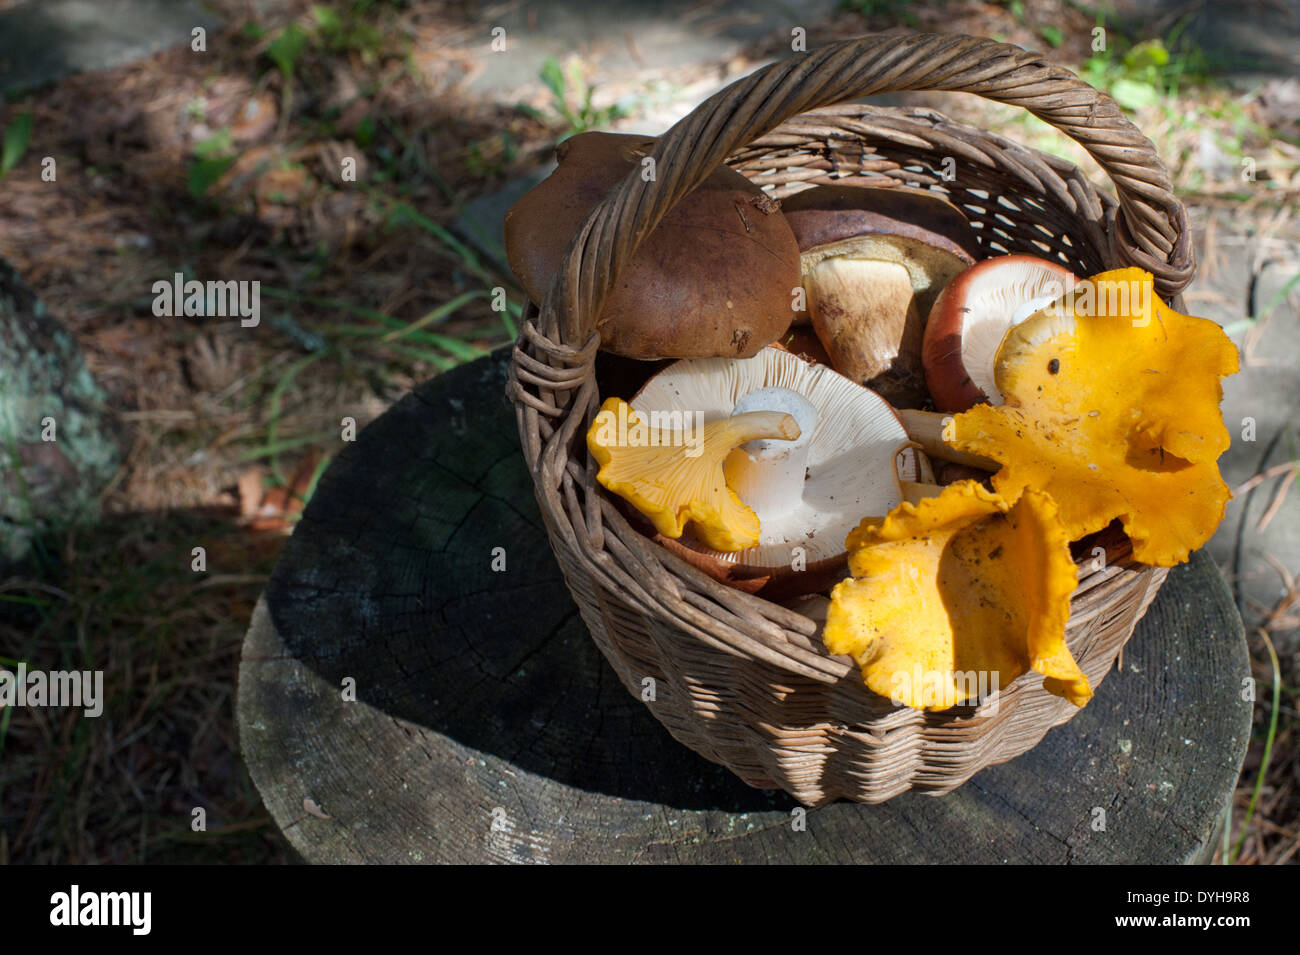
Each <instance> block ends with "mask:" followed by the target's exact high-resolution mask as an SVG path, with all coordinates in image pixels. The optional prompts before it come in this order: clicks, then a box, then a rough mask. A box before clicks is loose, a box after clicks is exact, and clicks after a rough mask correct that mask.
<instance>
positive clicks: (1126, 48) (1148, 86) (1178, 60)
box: [1079, 17, 1209, 111]
mask: <svg viewBox="0 0 1300 955" xmlns="http://www.w3.org/2000/svg"><path fill="white" fill-rule="evenodd" d="M1187 22H1188V19H1187V18H1184V19H1183V20H1182V21H1181V22H1180V23H1179V24H1177V25H1176V26H1175V27H1174V28H1173V29H1172V30H1171V31H1170V32H1169V36H1168V41H1169V42H1168V46H1166V44H1165V41H1164V40H1163V39H1161V38H1159V37H1156V38H1154V39H1149V40H1143V41H1142V42H1140V43H1131V42H1129V41H1128V40H1127V39H1126V38H1125V37H1123V36H1122V35H1119V34H1117V33H1115V32H1112V33H1111V44H1110V46H1108V48H1107V49H1106V50H1105V51H1103V52H1099V53H1094V54H1093V55H1092V56H1090V57H1089V58H1088V59H1087V60H1085V61H1084V63H1083V66H1082V68H1081V69H1080V70H1079V75H1080V76H1082V77H1083V79H1085V80H1087V82H1088V83H1090V84H1091V85H1092V86H1095V87H1096V88H1097V89H1099V90H1104V91H1105V92H1107V93H1109V94H1110V95H1111V98H1113V99H1114V100H1115V102H1116V103H1118V104H1119V105H1120V106H1121V107H1123V108H1124V109H1127V110H1130V111H1136V110H1139V109H1142V108H1144V107H1147V106H1153V105H1156V104H1159V103H1164V102H1168V101H1169V100H1171V99H1173V98H1175V97H1177V96H1178V91H1179V90H1180V89H1181V88H1182V87H1183V86H1185V85H1187V84H1189V83H1199V82H1204V80H1205V79H1206V78H1207V76H1208V73H1209V68H1208V61H1207V59H1206V56H1205V53H1204V51H1202V50H1201V49H1200V48H1199V47H1197V46H1196V45H1195V44H1193V43H1191V42H1189V41H1186V40H1185V39H1184V37H1183V30H1184V29H1185V28H1186V26H1187ZM1097 25H1098V26H1103V25H1104V18H1102V17H1098V20H1097Z"/></svg>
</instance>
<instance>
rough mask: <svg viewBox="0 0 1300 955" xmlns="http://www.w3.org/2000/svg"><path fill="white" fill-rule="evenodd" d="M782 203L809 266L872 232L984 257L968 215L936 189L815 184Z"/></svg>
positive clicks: (966, 256)
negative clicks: (936, 192)
mask: <svg viewBox="0 0 1300 955" xmlns="http://www.w3.org/2000/svg"><path fill="white" fill-rule="evenodd" d="M781 209H782V211H783V212H784V213H785V217H786V221H787V222H789V223H790V230H791V231H792V232H793V233H794V237H795V240H796V241H797V242H798V243H799V251H800V253H801V254H802V255H803V256H804V270H805V271H807V269H808V267H809V266H811V265H814V264H816V263H817V262H819V261H821V260H822V259H824V258H826V257H827V256H829V255H837V254H840V250H839V249H837V248H836V246H837V244H838V243H841V242H846V241H848V242H851V240H854V239H857V238H859V237H860V236H868V235H892V236H898V237H899V238H903V239H914V240H916V241H918V242H922V243H924V244H925V245H927V246H930V247H931V248H935V249H938V250H940V251H942V252H947V253H948V254H949V255H951V256H953V257H954V258H957V259H960V260H962V261H964V262H965V263H966V264H967V265H970V264H971V263H973V262H974V261H975V260H976V259H978V258H979V257H980V249H979V243H978V242H977V241H976V238H975V230H974V229H972V228H971V227H970V223H969V222H968V221H967V220H966V216H965V215H964V214H963V213H962V211H961V210H960V209H958V208H957V207H956V206H954V205H953V204H952V203H951V202H947V201H946V200H944V199H941V198H939V197H938V196H937V195H934V194H933V193H928V192H918V191H916V190H912V189H893V188H886V187H882V186H816V187H814V188H812V189H807V190H805V191H804V192H800V193H797V194H795V195H793V196H791V197H790V198H788V199H784V200H782V202H781ZM850 247H851V246H850ZM936 294H938V293H937V290H936ZM925 310H928V309H925Z"/></svg>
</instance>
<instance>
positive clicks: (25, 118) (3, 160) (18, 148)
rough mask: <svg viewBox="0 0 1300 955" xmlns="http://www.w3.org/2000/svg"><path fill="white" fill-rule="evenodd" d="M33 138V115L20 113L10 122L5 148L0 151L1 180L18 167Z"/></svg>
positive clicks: (6, 132) (6, 130)
mask: <svg viewBox="0 0 1300 955" xmlns="http://www.w3.org/2000/svg"><path fill="white" fill-rule="evenodd" d="M31 138H32V114H31V113H19V114H18V115H16V116H15V117H14V118H13V119H12V120H10V121H9V126H8V128H7V129H5V138H4V147H3V149H0V179H3V178H4V177H5V176H6V175H8V173H9V170H11V169H13V168H14V166H16V165H18V160H20V159H22V158H23V153H25V152H27V144H28V142H30V141H31Z"/></svg>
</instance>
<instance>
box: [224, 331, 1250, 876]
mask: <svg viewBox="0 0 1300 955" xmlns="http://www.w3.org/2000/svg"><path fill="white" fill-rule="evenodd" d="M507 361H508V352H506V351H505V350H502V351H499V352H497V353H495V354H493V355H492V356H491V357H488V358H484V359H481V360H479V361H476V362H474V363H473V364H470V365H467V366H464V367H462V368H459V369H457V370H455V371H452V372H449V373H447V374H445V375H442V376H439V377H438V378H435V379H433V380H432V381H430V382H426V383H425V384H424V385H422V386H421V387H420V388H418V389H416V391H415V392H414V393H413V394H411V395H409V396H407V397H406V398H405V399H404V400H403V401H401V402H399V403H398V404H397V405H395V406H394V407H393V408H391V409H390V410H389V411H387V412H386V413H385V414H384V415H383V416H382V417H381V418H379V419H378V420H377V421H375V422H374V423H373V424H371V425H370V426H369V427H368V428H366V429H365V431H364V432H363V433H362V434H361V435H360V437H359V439H358V440H357V442H356V443H355V444H353V445H351V446H349V447H348V448H347V449H345V450H344V451H343V452H342V453H341V454H340V455H339V456H338V458H337V459H336V460H335V462H334V463H333V465H332V466H331V467H330V468H329V470H328V471H327V472H326V474H325V475H324V476H323V478H322V479H321V481H320V483H319V486H318V488H317V490H316V493H315V496H314V497H313V498H312V500H311V502H310V504H309V505H308V507H307V509H306V512H305V513H304V515H303V519H302V521H301V523H300V524H299V526H298V528H297V529H296V531H295V532H294V535H293V538H292V539H291V540H290V541H289V543H288V544H287V545H286V548H285V551H284V554H283V555H282V557H281V559H280V563H279V565H278V566H277V568H276V571H275V573H274V574H273V576H272V579H271V581H270V583H269V584H268V586H267V589H266V593H265V594H264V596H263V598H262V600H261V601H260V602H259V604H258V607H257V610H256V612H255V614H254V617H253V621H252V626H251V628H250V630H249V633H248V637H247V639H246V641H245V643H244V648H243V659H242V661H241V665H240V673H239V698H238V722H239V734H240V740H241V746H242V749H243V753H244V758H245V760H246V761H247V764H248V767H249V770H250V772H251V774H252V777H253V780H254V781H255V783H256V784H257V787H258V789H259V790H260V791H261V793H262V797H263V799H264V800H265V802H266V805H267V807H268V808H269V809H270V812H271V814H272V816H273V817H274V819H275V820H276V822H277V824H278V825H279V826H280V828H281V829H282V830H283V831H284V833H285V834H286V836H287V837H288V839H289V841H290V842H291V843H292V844H293V845H294V847H295V848H296V849H297V850H298V851H299V852H300V853H301V854H302V855H303V856H304V857H305V858H306V859H307V860H308V861H311V862H399V861H415V862H483V861H503V862H582V863H588V862H744V863H758V862H795V863H809V862H856V863H862V862H908V863H927V862H948V863H964V862H975V863H988V862H1018V863H1062V862H1083V863H1097V862H1146V863H1172V862H1180V863H1181V862H1207V861H1209V860H1210V859H1211V857H1212V855H1213V852H1214V848H1215V834H1216V832H1218V830H1219V826H1220V824H1221V820H1222V817H1223V813H1224V809H1225V806H1226V805H1227V801H1228V799H1229V798H1230V796H1231V793H1232V789H1233V786H1234V783H1235V781H1236V779H1237V776H1238V773H1239V772H1240V769H1241V763H1242V759H1243V757H1244V755H1245V750H1246V744H1247V742H1248V739H1249V735H1250V724H1251V707H1252V705H1253V704H1252V703H1251V702H1250V701H1249V699H1248V697H1249V694H1246V693H1244V692H1243V685H1244V681H1245V680H1246V678H1247V677H1248V676H1249V669H1248V664H1247V655H1246V646H1245V640H1244V635H1243V633H1242V626H1241V622H1240V619H1239V617H1238V616H1237V613H1236V610H1235V609H1234V607H1233V604H1232V600H1231V599H1230V597H1229V594H1228V591H1227V588H1226V587H1225V585H1224V582H1223V579H1222V577H1221V576H1220V575H1219V572H1218V570H1217V569H1216V567H1215V566H1214V564H1213V562H1211V561H1210V560H1209V559H1208V558H1207V557H1206V556H1205V555H1204V554H1200V553H1198V554H1195V555H1193V558H1192V560H1191V561H1190V562H1189V563H1188V564H1186V565H1183V566H1181V567H1178V568H1176V569H1175V570H1174V571H1173V572H1172V573H1171V574H1170V576H1169V579H1168V582H1167V583H1166V584H1165V586H1164V588H1163V589H1162V591H1161V592H1160V595H1159V597H1158V598H1157V600H1156V601H1155V603H1154V604H1153V605H1152V607H1151V609H1150V610H1149V611H1148V613H1147V615H1146V617H1145V618H1144V619H1143V620H1142V622H1141V624H1140V625H1139V627H1138V630H1137V633H1136V634H1135V635H1134V637H1133V639H1132V640H1131V642H1130V643H1129V645H1128V647H1127V648H1126V650H1125V653H1124V655H1123V658H1122V672H1119V673H1114V674H1112V675H1110V676H1109V677H1108V678H1107V679H1106V681H1105V683H1103V684H1102V686H1101V687H1100V688H1099V690H1098V693H1097V696H1096V697H1095V698H1094V699H1093V700H1092V702H1091V703H1089V704H1088V706H1087V707H1086V708H1084V709H1083V710H1082V711H1081V712H1080V713H1079V714H1078V716H1076V717H1075V718H1074V719H1073V720H1071V721H1070V722H1069V723H1066V724H1064V725H1062V726H1059V727H1057V728H1055V729H1053V730H1051V731H1050V732H1049V733H1048V734H1047V736H1046V737H1045V738H1044V740H1043V741H1042V743H1040V744H1039V745H1038V746H1037V747H1036V748H1035V749H1033V750H1031V751H1030V752H1029V753H1026V754H1025V755H1023V756H1021V757H1020V758H1018V759H1016V760H1014V761H1012V762H1010V763H1006V764H1003V765H1001V766H995V767H992V768H989V769H986V770H984V771H983V772H981V773H980V774H978V775H977V776H975V777H974V779H972V780H971V781H970V782H968V783H967V784H966V785H965V786H963V787H962V788H961V789H959V790H957V791H956V792H953V793H951V794H949V795H947V796H943V797H934V796H926V795H917V794H908V795H904V796H902V797H899V798H897V799H894V800H891V801H890V802H888V803H885V804H883V805H878V806H865V805H858V804H854V803H847V802H840V803H834V804H831V805H828V806H825V807H823V808H820V809H815V810H804V809H803V808H802V807H800V806H799V805H798V803H796V802H795V801H794V800H793V799H791V798H790V797H789V796H787V795H786V794H784V793H782V792H765V791H760V790H756V789H751V788H749V787H748V786H746V785H745V784H744V783H742V782H741V781H740V780H739V779H737V778H736V777H735V776H733V775H732V774H731V773H730V772H729V771H728V770H726V769H724V768H722V767H720V766H717V765H714V764H712V763H709V762H707V761H706V760H704V759H703V758H701V757H699V756H697V755H695V753H693V752H691V751H690V750H688V749H686V748H685V747H683V746H682V745H680V744H679V743H677V742H676V741H675V740H673V739H672V737H670V736H669V735H668V732H667V731H666V730H665V729H663V728H662V727H661V726H660V725H659V723H658V722H656V720H655V719H654V718H653V717H652V716H651V714H650V713H649V711H648V710H647V709H646V707H645V704H643V703H641V702H640V701H639V700H638V699H634V698H633V697H631V696H630V695H629V694H628V693H627V691H626V690H625V689H624V688H623V687H622V685H621V684H620V683H619V682H618V679H617V677H615V675H614V673H613V671H612V670H611V669H610V668H609V666H608V664H606V662H605V661H604V659H603V658H602V657H601V656H600V654H599V652H598V651H597V649H596V648H595V646H594V644H593V643H592V642H591V640H590V638H589V637H588V635H587V633H586V630H585V628H584V626H583V623H582V621H581V619H580V618H579V617H578V614H577V610H576V608H575V606H574V604H573V601H572V599H571V598H570V596H569V593H568V591H567V590H566V589H565V585H564V582H563V580H562V579H561V577H560V572H559V569H558V567H557V566H556V564H555V561H554V559H553V558H552V555H551V552H550V546H549V543H548V541H547V538H546V533H545V530H544V529H543V527H542V524H541V520H540V517H539V515H538V513H537V509H536V505H535V503H534V500H533V491H532V485H531V482H530V479H529V477H528V474H527V473H526V471H525V468H524V464H523V459H522V457H521V455H520V452H519V447H518V440H517V437H516V432H515V421H514V414H513V411H512V410H511V408H510V407H509V405H508V404H507V402H506V400H505V398H504V396H503V388H504V382H505V371H506V364H507ZM496 548H504V551H498V550H496ZM502 554H504V560H505V567H504V570H494V569H493V563H494V559H495V560H496V563H497V566H498V567H500V558H501V555H502ZM351 687H355V692H354V693H352V692H351V691H350V689H349V688H351ZM352 696H354V697H355V701H353V700H351V699H349V697H352ZM1243 697H1247V698H1246V699H1243Z"/></svg>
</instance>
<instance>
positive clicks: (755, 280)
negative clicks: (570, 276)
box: [505, 132, 799, 359]
mask: <svg viewBox="0 0 1300 955" xmlns="http://www.w3.org/2000/svg"><path fill="white" fill-rule="evenodd" d="M654 144H655V141H654V139H652V138H650V137H644V136H625V135H617V134H613V133H595V132H592V133H581V134H579V135H577V136H574V137H572V138H571V139H567V140H565V141H564V142H563V143H561V144H560V145H559V146H558V147H557V149H556V156H557V158H558V160H559V167H558V168H557V169H556V170H555V172H554V173H552V174H551V175H550V176H549V177H548V178H547V179H546V180H545V181H543V182H542V183H540V184H539V185H538V186H536V187H535V188H534V189H532V190H531V191H530V192H528V193H527V194H526V195H525V196H524V197H523V198H521V199H520V200H519V201H518V202H517V203H515V205H514V206H512V207H511V209H510V210H509V211H508V212H507V213H506V220H505V233H506V256H507V259H508V260H509V262H510V267H511V269H513V270H514V273H515V275H516V276H517V277H518V278H519V281H520V283H521V284H522V285H523V287H524V289H525V291H527V292H528V295H529V297H530V298H532V299H533V301H534V302H538V303H540V302H541V301H542V299H543V298H544V297H545V295H546V292H547V290H548V289H549V288H550V285H551V282H552V280H553V279H554V277H555V274H556V272H557V271H558V270H559V268H560V266H561V264H562V263H563V260H564V253H565V251H566V250H567V248H568V245H569V241H570V240H571V239H572V237H573V235H574V233H576V232H577V231H578V229H579V227H581V225H582V223H583V222H584V221H585V220H586V217H587V216H588V214H589V213H590V212H591V210H592V209H593V208H594V207H595V206H596V204H597V203H598V202H600V200H601V199H603V198H604V197H605V195H606V193H608V192H609V190H610V189H612V188H613V187H615V186H616V185H617V184H618V183H619V182H620V181H621V180H623V179H624V178H626V177H627V175H628V174H629V173H630V172H631V171H632V170H633V169H634V168H636V167H638V166H639V165H640V164H641V160H642V159H643V158H644V157H645V156H648V155H649V154H650V152H651V151H652V150H653V148H654ZM798 285H799V248H798V245H797V243H796V242H795V239H794V235H793V234H792V233H791V232H790V227H789V225H788V224H787V223H786V221H785V218H784V217H783V216H782V214H781V211H780V207H779V206H778V204H777V203H776V202H774V201H773V200H771V199H770V198H768V197H767V195H766V194H764V193H763V191H762V190H761V189H760V188H759V187H758V186H756V185H754V184H753V183H751V182H750V181H749V180H748V179H746V178H745V177H744V176H742V175H741V174H740V173H738V172H735V171H734V170H732V169H729V168H727V167H725V166H719V167H718V168H717V169H715V170H714V171H713V172H712V173H711V174H710V175H709V177H708V179H706V180H705V181H704V183H703V184H702V185H701V186H699V187H698V188H697V189H696V190H695V191H694V192H692V193H690V194H689V195H688V196H686V198H684V199H683V200H682V201H681V202H679V203H677V205H676V206H674V207H673V208H672V209H671V210H670V211H669V213H668V214H667V215H666V216H665V217H664V219H663V221H662V222H660V223H659V225H658V226H657V227H656V228H655V229H654V231H653V232H651V233H650V235H649V236H647V237H646V239H645V240H644V241H643V242H642V243H641V245H640V246H639V247H638V248H637V251H636V253H635V255H634V256H633V258H632V261H631V262H630V263H629V265H628V266H627V268H625V269H624V271H623V273H622V274H621V275H620V276H619V277H618V283H617V285H616V286H615V287H614V288H613V289H611V290H610V293H609V295H608V297H607V298H606V301H605V305H604V308H603V310H602V312H601V315H600V318H599V320H598V321H597V327H598V328H599V330H600V336H601V345H602V347H603V348H604V349H605V350H606V351H609V352H613V353H614V354H617V355H623V356H626V357H628V358H638V359H657V358H715V357H727V358H749V357H752V356H753V355H755V354H757V353H758V352H759V350H760V349H762V348H763V347H764V346H766V345H768V344H770V343H771V342H773V341H774V340H776V338H778V337H779V336H780V335H781V334H782V333H783V332H784V331H785V330H786V329H787V328H788V327H789V325H790V322H791V320H792V319H793V318H794V312H793V310H792V307H791V302H792V293H793V290H794V289H795V288H796V287H797V286H798Z"/></svg>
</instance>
